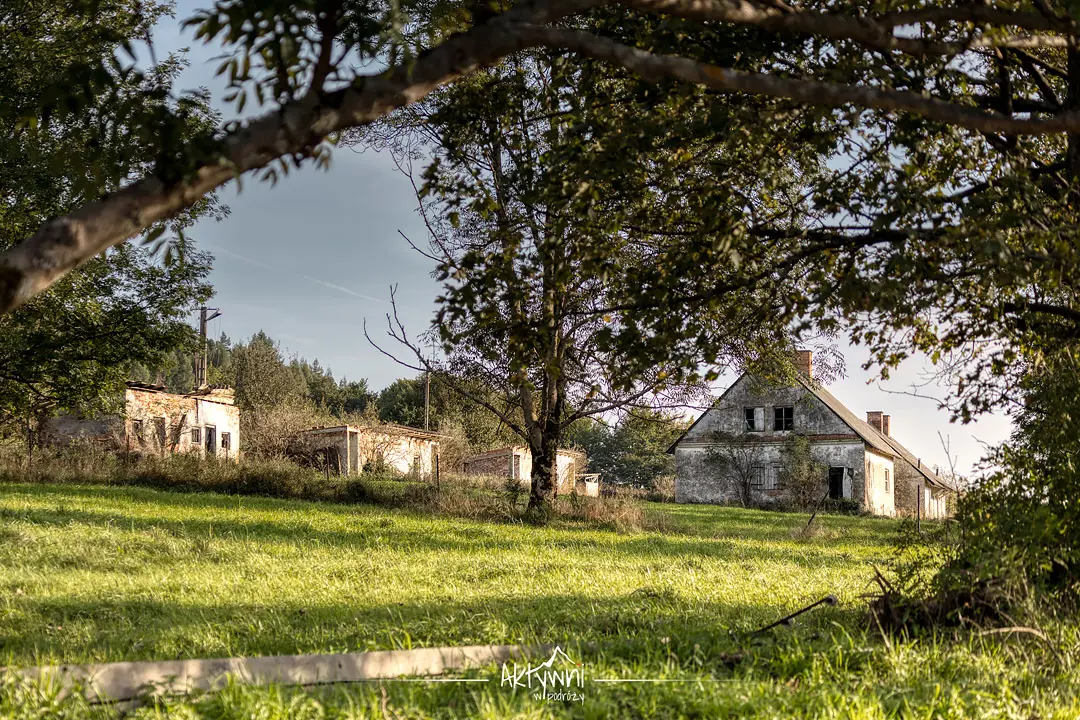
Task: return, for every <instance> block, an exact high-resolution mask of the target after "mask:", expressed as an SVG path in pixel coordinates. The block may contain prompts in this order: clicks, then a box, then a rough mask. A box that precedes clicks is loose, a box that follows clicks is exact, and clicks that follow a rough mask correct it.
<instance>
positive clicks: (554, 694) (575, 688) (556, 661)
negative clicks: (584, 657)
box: [499, 645, 585, 703]
mask: <svg viewBox="0 0 1080 720" xmlns="http://www.w3.org/2000/svg"><path fill="white" fill-rule="evenodd" d="M499 685H500V686H501V687H506V686H509V687H511V688H514V689H517V688H525V689H527V690H535V691H536V692H534V693H533V697H534V698H535V699H537V700H548V701H552V700H556V701H565V702H582V703H584V702H585V693H584V692H583V691H582V690H583V688H584V687H585V666H584V664H582V663H579V662H576V661H574V660H573V659H572V658H571V657H570V656H569V655H567V654H566V652H565V651H563V649H562V648H561V647H559V646H558V645H556V646H555V649H554V650H553V651H552V653H551V657H549V658H548V659H547V660H545V661H544V662H542V663H540V664H539V665H533V664H532V663H531V662H527V663H525V665H524V667H521V666H519V665H518V664H517V661H516V660H515V661H514V662H513V663H512V664H510V663H503V666H502V681H501V682H500V683H499Z"/></svg>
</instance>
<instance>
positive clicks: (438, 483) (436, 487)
mask: <svg viewBox="0 0 1080 720" xmlns="http://www.w3.org/2000/svg"><path fill="white" fill-rule="evenodd" d="M439 488H440V478H439V453H435V491H436V492H438V491H439Z"/></svg>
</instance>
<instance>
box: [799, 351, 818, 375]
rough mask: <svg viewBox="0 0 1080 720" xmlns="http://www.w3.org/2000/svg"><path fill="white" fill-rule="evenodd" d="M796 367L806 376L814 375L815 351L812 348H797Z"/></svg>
mask: <svg viewBox="0 0 1080 720" xmlns="http://www.w3.org/2000/svg"><path fill="white" fill-rule="evenodd" d="M795 368H796V369H797V370H798V371H799V372H801V373H802V374H803V375H805V376H806V377H808V378H810V379H813V377H814V353H813V351H812V350H797V351H796V352H795Z"/></svg>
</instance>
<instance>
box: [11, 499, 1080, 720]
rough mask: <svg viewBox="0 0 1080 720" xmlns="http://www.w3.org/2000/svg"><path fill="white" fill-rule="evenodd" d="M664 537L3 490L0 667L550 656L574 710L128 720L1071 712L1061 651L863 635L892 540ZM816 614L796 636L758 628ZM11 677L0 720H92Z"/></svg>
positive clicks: (330, 707)
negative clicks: (573, 665)
mask: <svg viewBox="0 0 1080 720" xmlns="http://www.w3.org/2000/svg"><path fill="white" fill-rule="evenodd" d="M645 508H646V509H645V512H646V514H648V515H649V516H650V517H651V518H652V519H653V520H655V521H656V522H653V523H651V524H650V527H658V528H661V529H660V530H623V531H619V530H617V529H611V528H604V527H597V526H595V525H593V524H590V523H587V522H580V521H568V520H560V521H556V522H555V523H554V524H552V525H551V526H547V527H534V526H529V525H523V524H520V523H514V522H493V521H490V520H478V519H464V518H458V517H447V516H432V515H430V514H424V513H419V512H416V511H410V510H408V509H402V508H387V507H381V506H376V505H370V504H352V505H350V504H330V503H313V502H300V501H291V500H276V499H268V498H257V497H245V496H233V495H218V494H212V493H173V492H163V491H160V490H152V489H146V488H132V487H108V486H92V485H68V484H20V483H3V484H0V663H2V664H4V665H8V666H13V667H24V666H30V665H38V664H51V663H75V662H90V661H118V660H144V659H145V660H149V659H175V658H194V657H223V656H238V655H269V654H292V653H322V652H349V651H358V650H376V649H397V648H413V647H431V646H442V645H464V644H487V643H525V644H532V643H558V644H560V645H562V646H563V647H564V648H567V649H568V652H570V654H571V655H572V656H574V657H575V658H578V657H579V658H580V659H581V662H583V664H584V667H585V668H586V672H587V677H588V678H589V679H590V681H594V680H596V679H606V680H626V679H650V680H653V681H663V682H648V683H640V682H607V683H596V682H589V683H588V684H587V686H586V688H585V693H584V695H585V698H584V702H580V703H578V702H575V703H563V702H549V701H540V700H536V699H534V698H533V697H531V696H530V695H529V694H528V693H527V692H523V691H520V690H518V691H512V690H510V689H508V688H503V687H500V685H499V676H498V672H497V669H496V668H488V669H477V670H472V671H469V673H468V674H469V676H470V677H473V678H490V682H484V683H469V684H450V683H395V682H369V683H358V684H352V685H347V686H346V685H342V686H334V687H329V688H321V689H315V690H302V689H296V688H287V687H270V688H252V687H243V686H239V685H236V686H230V687H228V688H225V689H224V690H220V691H216V692H213V693H208V694H203V695H198V696H192V697H187V698H171V699H168V700H166V701H162V702H159V703H157V704H151V705H147V706H144V707H141V708H139V709H137V710H134V711H131V710H128V711H126V712H128V713H129V714H131V713H134V715H135V716H137V717H207V718H227V717H237V718H239V717H253V716H258V717H267V718H273V717H312V718H319V717H353V716H354V717H380V718H381V717H400V718H406V717H408V718H423V717H445V718H456V717H590V718H592V717H597V718H599V717H616V716H619V717H631V716H640V717H761V718H772V717H791V716H803V717H821V718H883V717H894V716H896V717H925V718H935V717H940V718H960V717H995V718H996V717H1000V718H1036V717H1038V718H1072V717H1077V716H1080V701H1078V700H1077V697H1078V695H1080V679H1078V678H1077V672H1076V667H1075V662H1076V661H1077V660H1078V659H1080V654H1078V653H1077V652H1076V651H1075V648H1076V647H1077V645H1078V642H1077V641H1078V633H1077V629H1076V628H1075V627H1074V626H1073V625H1070V624H1067V623H1057V624H1055V625H1054V626H1053V627H1048V628H1045V629H1046V630H1047V632H1048V633H1050V635H1051V636H1052V638H1053V641H1054V643H1055V646H1056V647H1055V648H1054V649H1051V648H1049V647H1046V643H1040V642H1039V641H1038V640H1034V639H1032V638H1027V637H1014V636H1007V635H1001V634H990V635H986V634H979V633H974V632H968V631H965V632H956V631H948V632H945V631H943V632H942V633H939V634H926V635H922V636H919V637H912V638H899V637H888V636H885V635H883V634H882V633H881V632H880V631H879V630H878V629H876V628H874V627H873V625H872V623H871V622H870V621H869V620H868V616H867V612H866V602H865V596H866V594H867V593H869V592H872V591H873V589H874V586H873V585H872V582H871V580H872V578H873V574H874V568H875V567H883V566H885V565H886V564H887V563H888V560H889V557H890V554H891V552H892V547H893V543H894V540H895V536H896V533H897V528H898V524H897V523H896V522H895V521H891V520H885V519H875V518H860V517H848V516H839V515H825V516H820V517H819V518H818V519H817V520H815V525H817V526H818V528H819V529H818V532H816V533H813V534H810V535H803V534H800V533H799V532H798V530H799V528H801V527H802V526H803V525H805V523H806V516H805V515H796V514H783V513H769V512H761V511H754V510H744V509H738V508H719V507H706V506H679V505H666V504H652V503H649V504H646V506H645ZM828 594H832V595H835V596H836V597H837V598H838V600H839V601H840V602H839V603H838V604H837V605H836V606H835V607H821V608H818V609H816V610H814V611H812V612H810V613H807V614H806V615H804V616H802V617H800V618H799V619H798V620H797V621H796V622H795V623H794V624H793V625H792V626H784V627H779V628H776V629H774V630H770V631H768V632H765V633H758V634H755V633H754V632H753V631H754V630H756V629H757V628H760V627H762V626H764V625H766V624H768V623H770V622H772V621H774V620H776V619H777V618H779V617H782V616H783V615H785V614H787V613H789V612H791V611H792V610H794V609H797V608H798V607H801V606H803V605H805V604H807V603H809V602H812V601H814V600H817V599H819V598H821V597H823V596H825V595H828ZM114 712H118V711H115V710H113V709H109V708H105V707H90V706H86V705H85V704H83V703H80V701H79V699H78V698H69V699H68V700H65V701H62V702H61V701H58V700H57V699H56V698H55V697H54V696H53V692H52V690H51V689H49V688H46V687H40V686H26V685H23V684H19V683H15V682H13V681H11V680H7V681H4V683H3V684H2V685H0V713H2V714H4V715H6V716H14V717H20V716H25V717H38V716H41V715H42V714H45V715H54V714H56V715H63V714H67V715H68V716H70V717H94V716H109V715H110V714H112V713H114Z"/></svg>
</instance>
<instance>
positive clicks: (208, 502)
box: [0, 485, 872, 570]
mask: <svg viewBox="0 0 1080 720" xmlns="http://www.w3.org/2000/svg"><path fill="white" fill-rule="evenodd" d="M20 490H22V491H28V492H29V493H30V494H32V495H34V496H35V497H47V498H49V499H50V500H51V501H53V502H56V503H57V504H56V506H55V507H52V508H28V509H23V510H17V511H13V510H6V509H4V510H0V521H3V520H5V519H18V520H20V521H22V522H26V523H30V524H33V525H38V526H57V527H59V526H67V525H70V524H72V523H76V524H81V525H84V526H88V527H97V528H111V529H124V530H133V531H147V532H151V533H158V534H160V533H167V534H168V535H170V536H172V537H175V538H178V539H181V540H186V541H189V542H192V543H198V542H200V541H204V540H205V539H206V538H209V537H215V538H218V539H227V540H244V541H260V542H261V541H267V542H276V543H284V544H299V545H304V544H310V543H316V544H319V545H323V546H328V547H335V548H341V549H343V550H348V551H354V552H355V551H364V550H366V549H369V548H376V547H377V548H386V547H390V548H393V547H400V548H402V549H406V550H408V551H410V552H418V551H419V552H445V551H452V552H461V553H470V554H481V553H489V552H502V551H512V550H522V549H525V548H529V549H547V550H567V551H578V552H580V551H584V550H596V551H599V552H612V553H617V554H618V555H621V556H631V557H636V558H639V559H640V558H660V559H664V558H666V559H668V560H669V561H672V562H684V561H687V560H692V559H695V558H696V559H710V560H721V561H744V562H754V561H758V560H768V561H784V562H791V563H794V564H796V565H798V566H800V567H804V568H811V569H815V568H821V569H828V568H835V567H848V566H850V564H851V557H850V556H849V555H848V554H847V553H844V552H842V551H840V550H839V549H838V548H837V547H836V546H835V541H833V540H829V539H823V540H817V541H814V542H805V543H795V542H793V541H792V540H791V536H790V525H779V523H778V527H777V528H776V529H774V530H770V531H768V532H763V531H762V530H761V527H760V525H761V523H755V522H754V521H753V520H751V519H749V518H747V519H745V520H742V519H739V520H733V521H732V522H725V523H724V524H723V527H722V532H719V531H718V532H717V535H716V536H714V537H701V536H692V535H682V534H679V535H661V534H657V533H649V534H619V533H616V532H613V531H608V530H590V531H589V532H588V535H587V536H584V535H585V533H584V532H582V531H581V530H579V529H573V528H565V527H551V528H542V529H534V528H529V527H525V526H513V525H501V526H500V525H495V526H492V524H491V523H488V522H484V521H469V520H461V519H453V518H439V519H438V522H437V523H433V524H432V525H431V526H430V527H427V528H425V530H424V532H423V533H419V532H417V531H416V529H415V528H414V527H410V525H412V524H413V522H412V521H415V520H417V519H419V520H421V521H424V520H430V519H431V518H429V517H427V516H425V515H422V514H418V513H415V512H410V511H407V510H400V509H395V510H387V509H379V511H378V512H373V511H372V508H370V507H363V508H353V509H350V507H349V506H341V505H334V504H329V505H328V504H321V503H304V502H298V501H283V500H273V499H258V500H257V501H253V500H251V499H247V498H245V500H244V502H245V505H246V507H245V508H244V510H247V511H250V510H251V509H252V508H253V505H254V507H255V509H256V510H276V511H279V512H280V511H282V510H290V511H295V512H296V516H295V517H291V513H284V514H281V515H280V516H279V518H278V519H274V520H249V519H244V518H242V517H236V516H234V517H231V518H222V517H220V516H218V517H213V518H208V517H200V516H199V513H200V512H205V511H207V510H214V511H222V510H224V511H231V510H235V509H236V508H235V506H234V505H233V504H232V503H233V502H235V498H230V497H229V496H220V495H219V496H214V495H208V494H194V495H190V494H180V493H170V492H162V491H153V490H145V489H139V490H135V491H133V490H131V489H117V488H98V487H73V486H42V485H23V486H21V487H20ZM106 493H107V495H106ZM106 497H108V498H110V499H116V500H120V501H127V502H132V501H146V502H153V503H155V504H158V505H162V506H166V507H169V508H173V509H180V510H182V511H191V514H188V515H186V516H185V517H184V518H183V519H168V518H145V517H134V516H132V515H128V514H124V513H123V512H122V511H121V510H118V511H115V512H109V511H103V510H89V509H81V508H80V502H79V501H80V500H94V501H100V500H102V499H105V498H106ZM304 509H316V510H318V511H320V512H322V513H328V514H330V515H332V516H334V517H337V518H339V519H341V520H344V521H345V522H344V523H343V524H344V525H345V527H337V528H334V529H329V530H328V529H321V528H318V527H316V526H315V524H313V523H312V522H311V521H309V520H306V519H303V518H302V517H301V512H300V511H302V510H304ZM743 512H751V511H743ZM758 513H759V517H760V515H761V511H758ZM736 517H739V516H738V515H736ZM834 519H836V518H829V521H830V523H831V521H833V520H834ZM841 519H846V518H841ZM388 520H389V522H388ZM395 520H398V521H403V522H395ZM839 532H840V533H841V534H842V540H843V542H844V544H851V545H871V544H872V543H870V542H869V541H864V539H863V538H862V537H861V535H862V533H859V534H858V536H856V535H855V534H854V533H850V532H847V531H845V530H844V529H843V528H842V527H841V529H840V530H839ZM512 535H516V536H512ZM149 551H152V548H150V549H148V552H149ZM197 557H199V553H198V552H197V547H193V548H192V549H191V552H190V554H186V553H185V550H184V547H183V546H179V547H172V548H170V547H166V548H165V552H164V553H163V557H161V558H160V559H161V561H162V562H163V564H168V563H170V562H177V563H182V562H184V561H185V560H186V559H194V558H197ZM152 559H153V560H154V561H155V562H157V561H158V558H157V557H154V558H152ZM87 569H91V568H87ZM99 569H106V570H108V569H120V568H112V567H110V566H105V567H102V568H99ZM129 569H130V568H129Z"/></svg>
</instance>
